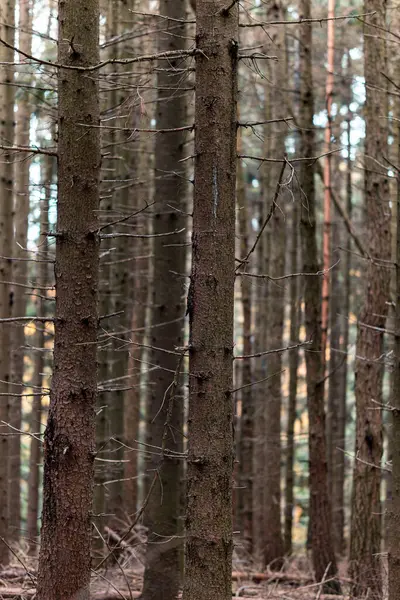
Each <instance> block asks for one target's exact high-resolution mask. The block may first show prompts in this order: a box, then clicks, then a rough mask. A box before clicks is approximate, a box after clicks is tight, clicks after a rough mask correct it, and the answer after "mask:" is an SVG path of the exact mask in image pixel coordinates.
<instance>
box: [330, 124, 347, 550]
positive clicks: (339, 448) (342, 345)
mask: <svg viewBox="0 0 400 600" xmlns="http://www.w3.org/2000/svg"><path fill="white" fill-rule="evenodd" d="M347 139H348V143H347V152H348V157H347V172H346V208H347V213H348V215H349V216H351V214H352V181H351V172H352V160H351V120H350V118H349V121H348V130H347ZM345 236H346V237H345V252H344V253H343V256H342V259H341V260H342V261H343V267H342V268H341V271H342V283H341V286H340V291H337V292H336V293H340V294H341V295H342V298H343V300H342V303H341V305H340V315H339V317H337V316H336V320H337V319H338V318H339V319H340V340H339V342H338V349H339V350H341V351H342V353H341V354H338V363H336V364H337V377H338V380H339V381H338V388H337V403H336V405H335V410H336V411H337V417H336V420H337V426H336V442H335V448H334V449H333V465H332V504H333V507H334V508H333V509H332V528H333V542H334V545H335V550H336V553H337V554H339V555H340V554H343V553H344V551H345V537H344V533H345V532H344V526H345V498H344V484H345V459H346V455H345V449H346V421H347V363H348V359H347V352H348V350H349V313H350V293H351V290H350V268H351V237H350V235H349V233H348V232H347V231H346V232H345ZM334 262H336V261H334ZM334 368H336V367H334ZM330 370H331V371H333V368H331V369H330ZM334 376H335V377H336V373H335V374H334Z"/></svg>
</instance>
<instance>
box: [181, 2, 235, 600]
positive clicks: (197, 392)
mask: <svg viewBox="0 0 400 600" xmlns="http://www.w3.org/2000/svg"><path fill="white" fill-rule="evenodd" d="M196 21H197V24H196V41H197V48H198V52H197V54H196V108H195V121H196V133H195V193H194V212H193V238H192V243H193V257H192V271H191V282H190V289H189V296H188V313H189V321H190V341H189V356H190V363H189V366H190V374H191V377H190V380H189V415H188V436H189V439H188V470H187V512H186V539H187V543H186V571H185V585H184V592H183V598H184V600H202V599H204V600H206V599H207V598H210V597H212V598H215V599H216V600H223V599H225V600H228V599H230V598H231V596H232V586H231V577H232V573H231V571H232V546H233V544H232V469H233V439H232V425H233V402H232V395H231V390H232V353H233V296H234V266H235V183H236V129H237V107H236V104H237V61H238V6H237V3H236V2H231V3H230V2H226V0H211V1H210V0H197V1H196ZM205 574H206V576H205Z"/></svg>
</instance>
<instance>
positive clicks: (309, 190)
mask: <svg viewBox="0 0 400 600" xmlns="http://www.w3.org/2000/svg"><path fill="white" fill-rule="evenodd" d="M310 9H311V6H310V0H301V2H300V14H301V15H302V16H303V17H304V18H305V19H307V18H310V16H311V10H310ZM300 45H301V48H300V56H301V72H302V80H301V89H300V119H299V120H300V126H301V127H302V140H301V144H302V151H301V156H304V157H308V156H313V152H314V130H313V115H314V99H313V81H312V54H311V49H312V25H311V24H303V25H301V28H300ZM300 181H301V187H302V196H303V197H302V202H301V226H300V230H301V239H302V252H303V264H304V267H303V271H304V273H313V274H315V273H317V272H318V271H319V270H320V266H319V264H318V249H317V239H316V223H315V189H314V169H313V166H312V164H307V163H306V162H303V163H302V167H301V173H300ZM304 302H305V309H304V310H305V325H306V335H307V339H308V340H310V344H309V346H307V347H306V349H305V357H306V368H307V406H308V419H309V486H310V517H309V518H310V519H311V523H310V534H311V543H312V560H313V566H314V571H315V576H316V579H317V581H322V579H323V578H324V577H325V578H331V577H334V576H335V575H336V572H337V569H336V559H335V553H334V549H333V543H332V535H331V508H330V502H329V498H328V488H327V463H326V441H325V409H324V385H323V361H322V335H321V280H320V278H319V277H315V276H314V277H305V278H304ZM324 587H325V588H326V589H327V590H328V589H329V590H331V591H338V590H339V589H340V586H339V583H338V582H337V581H336V580H333V581H331V582H329V583H327V584H325V586H324Z"/></svg>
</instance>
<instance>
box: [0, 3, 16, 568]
mask: <svg viewBox="0 0 400 600" xmlns="http://www.w3.org/2000/svg"><path fill="white" fill-rule="evenodd" d="M14 12H15V0H1V2H0V38H1V39H3V40H4V41H5V42H6V43H7V44H8V45H9V47H6V46H5V45H3V44H0V61H1V63H2V64H3V67H2V73H3V77H2V80H3V81H2V85H0V140H1V143H2V144H4V145H5V146H12V145H13V141H14V87H13V85H12V82H13V79H14V70H13V67H12V66H9V67H6V66H4V65H6V64H7V63H9V64H11V65H12V63H13V61H14V51H13V50H12V47H13V46H14V22H15V16H14ZM0 190H1V191H0V257H1V258H0V279H1V282H2V283H0V318H3V319H4V318H7V317H10V316H11V310H12V293H11V289H10V286H9V284H8V282H10V281H11V260H10V257H11V256H12V239H13V222H12V221H13V219H12V213H13V164H12V162H11V153H10V152H8V151H7V150H2V156H1V161H0ZM4 257H6V258H4ZM10 350H11V348H10V329H9V325H5V324H4V323H2V324H0V394H1V396H0V537H2V538H4V539H6V540H8V539H9V522H8V501H9V484H8V475H9V473H8V465H9V438H8V437H7V435H4V434H8V433H10V430H9V428H8V426H7V425H4V424H3V423H9V420H10V414H9V398H8V397H7V393H8V392H9V383H8V382H9V381H10V368H11V364H10V354H11V353H10ZM8 561H9V553H8V548H7V546H6V545H5V544H4V543H0V565H6V564H8Z"/></svg>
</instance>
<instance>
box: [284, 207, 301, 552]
mask: <svg viewBox="0 0 400 600" xmlns="http://www.w3.org/2000/svg"><path fill="white" fill-rule="evenodd" d="M299 216H300V210H299V203H298V201H297V198H296V201H295V203H294V204H293V210H292V223H291V227H292V229H291V249H290V273H297V272H298V264H299V260H298V251H299ZM298 282H299V279H298V277H292V279H291V280H290V344H291V345H295V344H297V343H298V342H299V329H300V306H299V305H300V299H299V284H298ZM298 365H299V351H298V350H292V351H291V352H290V353H289V398H288V422H287V445H286V471H285V520H284V549H285V554H286V555H290V554H291V553H292V526H293V508H294V476H295V474H294V459H295V443H294V425H295V422H296V404H297V403H296V396H297V370H298Z"/></svg>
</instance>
